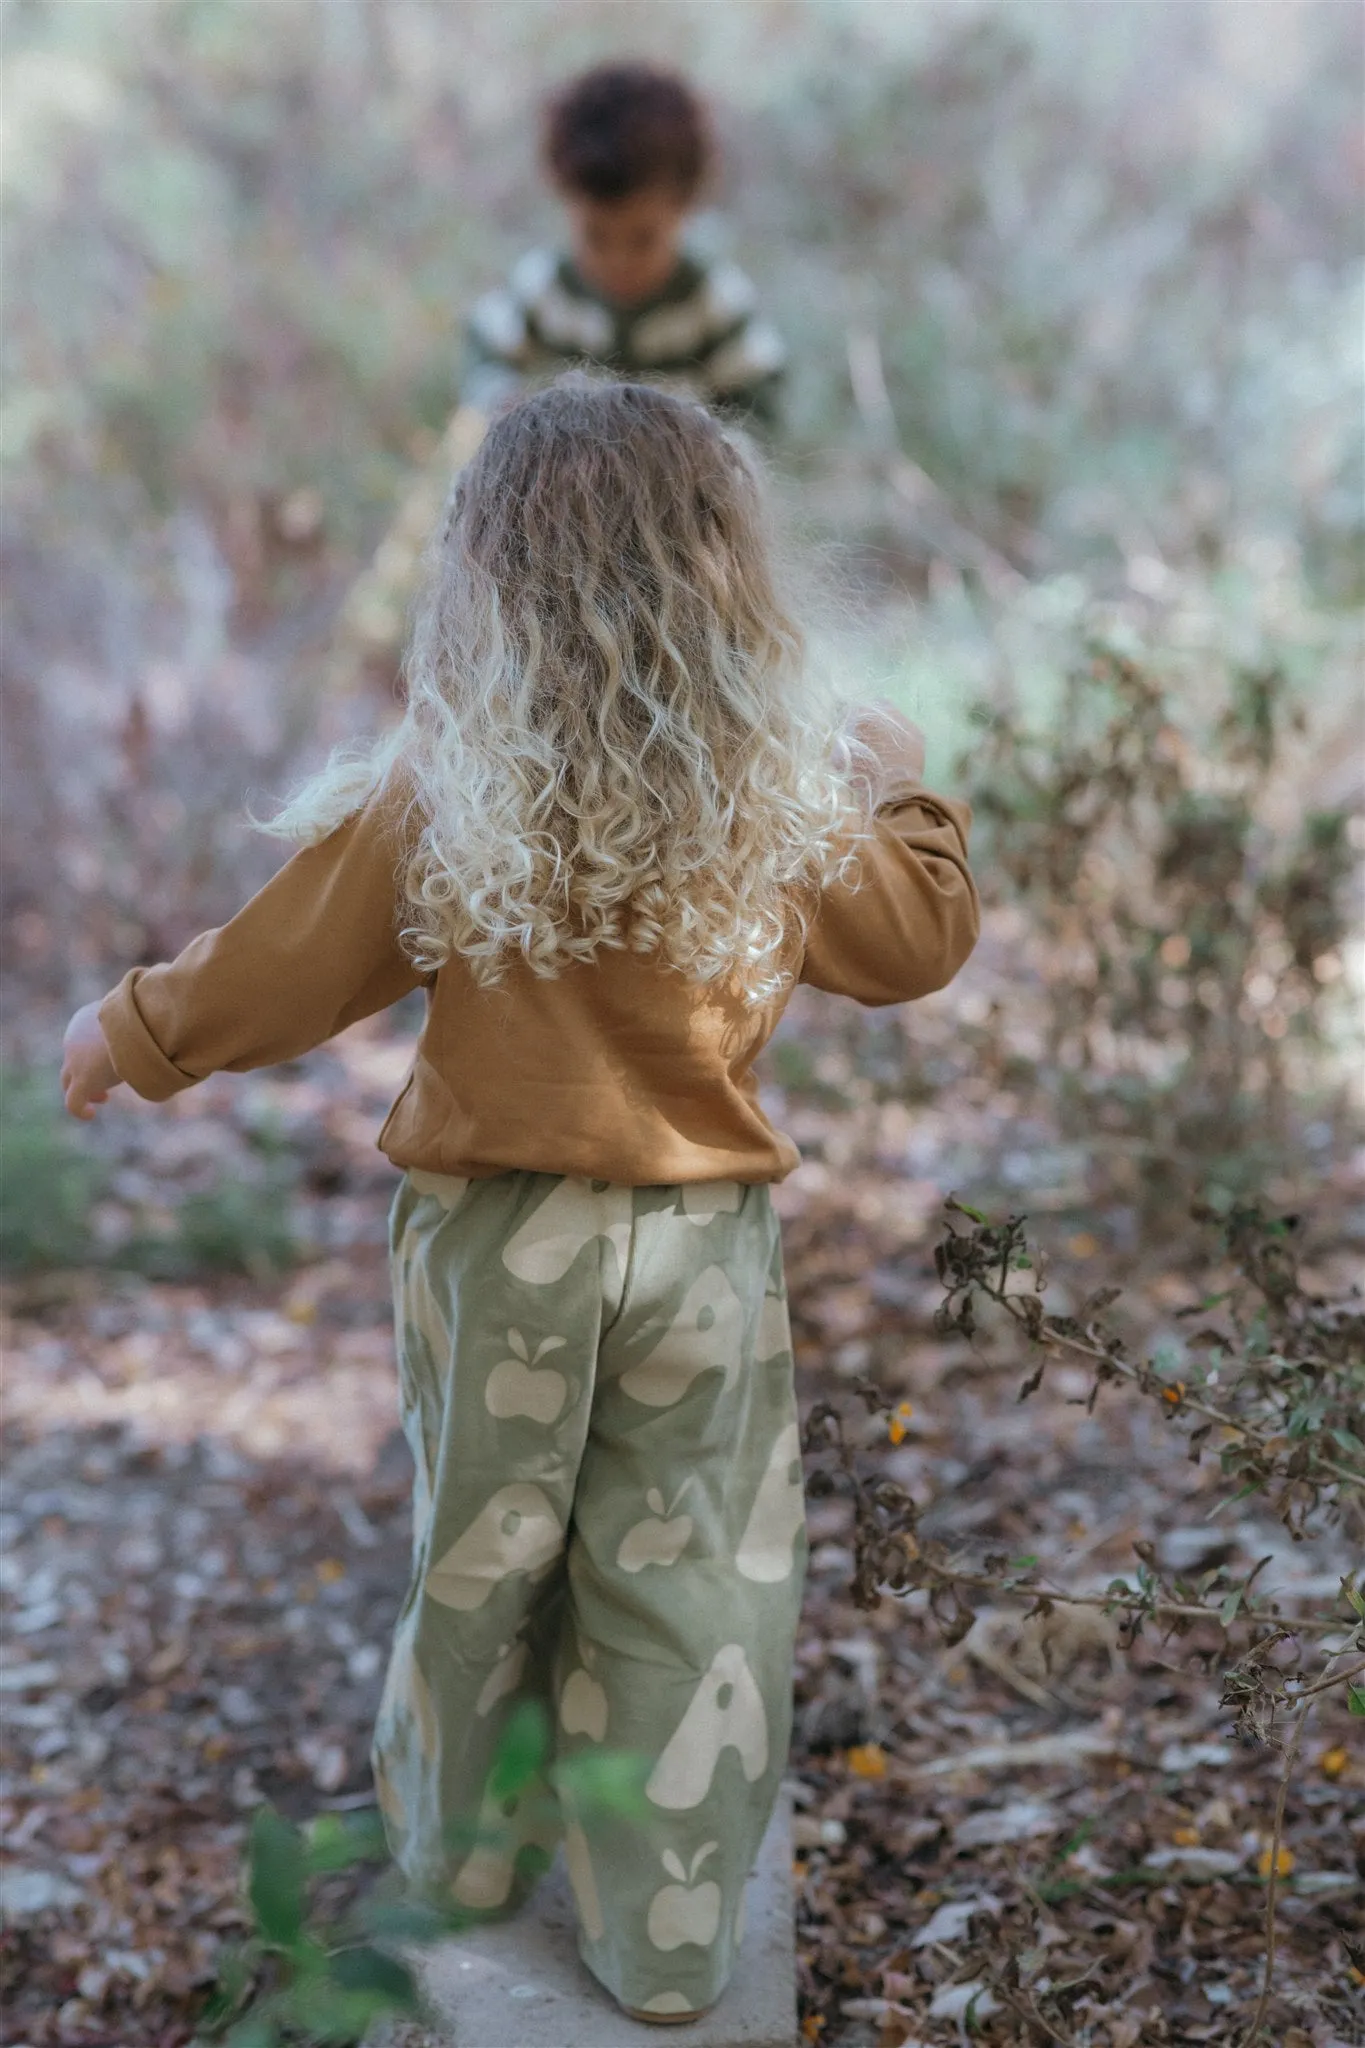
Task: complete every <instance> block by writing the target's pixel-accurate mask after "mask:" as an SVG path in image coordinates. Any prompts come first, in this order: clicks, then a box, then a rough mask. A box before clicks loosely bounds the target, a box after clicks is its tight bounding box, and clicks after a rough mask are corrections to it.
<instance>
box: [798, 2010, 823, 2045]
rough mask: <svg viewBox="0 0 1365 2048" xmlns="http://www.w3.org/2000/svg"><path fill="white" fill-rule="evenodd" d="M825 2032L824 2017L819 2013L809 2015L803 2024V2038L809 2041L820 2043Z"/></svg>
mask: <svg viewBox="0 0 1365 2048" xmlns="http://www.w3.org/2000/svg"><path fill="white" fill-rule="evenodd" d="M824 2031H825V2022H824V2016H823V2015H822V2014H821V2013H818V2012H812V2013H807V2015H806V2017H805V2019H803V2020H802V2022H801V2034H802V2038H803V2039H804V2040H807V2041H818V2040H819V2038H820V2036H821V2035H822V2034H823V2033H824Z"/></svg>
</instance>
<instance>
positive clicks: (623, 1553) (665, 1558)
mask: <svg viewBox="0 0 1365 2048" xmlns="http://www.w3.org/2000/svg"><path fill="white" fill-rule="evenodd" d="M686 1487H687V1481H686V1480H684V1481H683V1484H682V1486H681V1487H679V1489H678V1492H677V1494H676V1496H675V1497H674V1500H673V1504H672V1507H667V1508H666V1507H665V1506H664V1497H663V1495H662V1494H661V1493H660V1491H659V1489H658V1487H657V1486H651V1487H650V1489H649V1492H648V1493H647V1494H646V1495H645V1506H646V1507H647V1508H648V1509H649V1519H648V1520H647V1521H644V1522H634V1523H632V1524H631V1526H630V1528H629V1529H627V1531H626V1533H625V1535H624V1536H623V1537H622V1538H621V1545H620V1548H619V1549H618V1551H617V1553H616V1562H617V1563H618V1564H619V1565H620V1567H621V1569H622V1571H623V1572H642V1571H643V1570H644V1568H645V1566H646V1565H647V1564H663V1565H669V1564H676V1563H677V1561H678V1559H679V1558H680V1557H681V1556H682V1554H683V1552H684V1550H685V1549H686V1548H687V1539H688V1537H689V1536H690V1535H691V1534H692V1528H693V1523H692V1517H691V1515H674V1514H673V1508H675V1507H676V1506H677V1505H678V1501H679V1500H680V1499H681V1498H682V1495H683V1493H684V1492H685V1491H686ZM666 1516H672V1519H671V1520H665V1519H664V1517H666Z"/></svg>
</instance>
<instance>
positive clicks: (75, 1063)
mask: <svg viewBox="0 0 1365 2048" xmlns="http://www.w3.org/2000/svg"><path fill="white" fill-rule="evenodd" d="M99 1012H100V1006H99V1004H98V1003H87V1004H86V1006H85V1008H84V1009H83V1010H77V1012H76V1014H75V1016H74V1017H73V1018H72V1019H71V1022H70V1023H69V1024H68V1025H67V1027H66V1036H65V1038H64V1039H63V1040H62V1094H63V1095H64V1096H65V1098H66V1108H67V1114H68V1115H69V1116H75V1117H79V1118H80V1120H81V1122H82V1123H86V1124H88V1123H89V1122H90V1120H91V1118H92V1117H93V1116H94V1114H95V1105H96V1104H97V1103H100V1102H107V1101H108V1100H109V1091H110V1089H111V1088H117V1087H118V1085H119V1077H118V1074H117V1073H116V1071H115V1068H114V1062H113V1061H112V1060H111V1059H110V1057H109V1048H108V1046H107V1045H106V1044H105V1042H104V1033H103V1032H102V1031H101V1029H100V1014H99Z"/></svg>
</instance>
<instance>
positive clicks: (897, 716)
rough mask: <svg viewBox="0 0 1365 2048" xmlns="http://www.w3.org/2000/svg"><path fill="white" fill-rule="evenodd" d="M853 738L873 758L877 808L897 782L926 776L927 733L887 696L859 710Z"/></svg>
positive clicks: (855, 720)
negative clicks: (885, 794) (925, 749)
mask: <svg viewBox="0 0 1365 2048" xmlns="http://www.w3.org/2000/svg"><path fill="white" fill-rule="evenodd" d="M853 739H854V741H855V742H856V743H857V744H858V745H859V746H862V747H865V748H866V749H867V751H868V753H870V754H871V755H872V757H873V761H874V764H875V766H874V768H873V772H872V776H871V782H872V798H873V804H874V807H875V805H876V804H878V803H880V802H881V800H882V796H883V794H884V792H885V791H886V790H888V789H890V788H892V787H893V785H894V784H896V783H898V782H904V781H910V782H921V781H922V780H923V779H924V734H923V733H922V732H921V731H920V729H919V727H918V726H917V725H914V724H912V723H911V721H910V720H909V719H908V718H907V717H906V716H905V714H904V712H903V711H898V710H897V709H896V706H895V705H894V704H890V703H888V702H887V700H886V699H885V698H884V697H882V698H879V699H878V701H877V702H876V703H875V704H869V705H867V706H865V707H864V709H863V710H861V711H859V713H858V715H857V717H856V718H855V719H854V721H853Z"/></svg>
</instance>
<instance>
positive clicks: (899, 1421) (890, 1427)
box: [886, 1401, 915, 1444]
mask: <svg viewBox="0 0 1365 2048" xmlns="http://www.w3.org/2000/svg"><path fill="white" fill-rule="evenodd" d="M914 1412H915V1411H914V1409H913V1408H912V1407H911V1405H910V1403H909V1402H908V1401H902V1402H901V1404H900V1406H899V1407H898V1408H897V1410H896V1412H895V1414H894V1415H893V1416H892V1417H891V1420H890V1422H888V1424H887V1425H886V1433H887V1435H888V1436H889V1437H890V1439H891V1441H892V1443H893V1444H901V1443H904V1442H905V1433H906V1432H905V1425H906V1423H907V1422H908V1421H909V1420H910V1417H911V1416H912V1415H913V1414H914Z"/></svg>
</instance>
